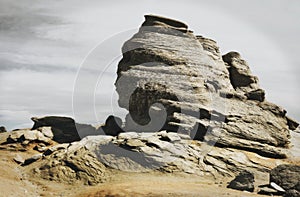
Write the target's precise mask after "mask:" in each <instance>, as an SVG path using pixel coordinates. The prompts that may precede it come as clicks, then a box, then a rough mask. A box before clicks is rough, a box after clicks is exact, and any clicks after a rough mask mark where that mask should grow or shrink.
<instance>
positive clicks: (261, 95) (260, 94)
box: [246, 89, 265, 102]
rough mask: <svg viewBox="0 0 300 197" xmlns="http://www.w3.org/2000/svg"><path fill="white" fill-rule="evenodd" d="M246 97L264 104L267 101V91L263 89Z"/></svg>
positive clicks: (247, 94) (249, 93) (248, 93)
mask: <svg viewBox="0 0 300 197" xmlns="http://www.w3.org/2000/svg"><path fill="white" fill-rule="evenodd" d="M246 97H247V98H248V99H249V100H256V101H260V102H263V101H264V100H265V91H264V90H262V89H257V90H253V91H250V92H247V93H246Z"/></svg>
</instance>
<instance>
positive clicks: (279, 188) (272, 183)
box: [270, 182, 285, 192]
mask: <svg viewBox="0 0 300 197" xmlns="http://www.w3.org/2000/svg"><path fill="white" fill-rule="evenodd" d="M270 186H271V187H272V188H274V189H276V190H277V191H279V192H285V190H284V189H283V188H282V187H280V186H279V185H277V184H276V183H274V182H271V183H270Z"/></svg>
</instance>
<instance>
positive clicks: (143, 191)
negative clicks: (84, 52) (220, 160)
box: [0, 150, 267, 197]
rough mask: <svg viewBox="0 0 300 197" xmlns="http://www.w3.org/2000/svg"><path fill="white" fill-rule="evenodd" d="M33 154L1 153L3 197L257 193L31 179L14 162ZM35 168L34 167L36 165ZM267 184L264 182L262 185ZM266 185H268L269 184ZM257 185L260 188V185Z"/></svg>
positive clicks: (185, 183)
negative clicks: (93, 184) (83, 183)
mask: <svg viewBox="0 0 300 197" xmlns="http://www.w3.org/2000/svg"><path fill="white" fill-rule="evenodd" d="M17 154H19V155H22V156H23V157H25V158H26V155H30V154H32V153H30V152H28V151H26V152H15V151H7V150H0V166H1V171H0V182H1V186H0V196H1V197H10V196H11V197H19V196H20V197H21V196H22V197H23V196H36V197H38V196H45V197H46V196H49V197H50V196H51V197H52V196H61V197H63V196H68V197H101V196H105V197H112V196H116V197H123V196H152V197H154V196H201V197H216V196H218V197H219V196H220V197H222V196H230V197H248V196H249V197H250V196H262V195H257V194H255V192H254V193H248V192H242V191H236V190H232V189H227V188H226V185H227V183H228V181H230V179H229V180H223V181H220V180H219V181H218V182H216V181H215V180H213V179H212V178H207V177H206V178H203V177H200V176H194V175H186V174H185V175H183V174H165V173H160V172H155V173H125V172H114V175H113V177H112V178H111V179H110V180H108V181H107V182H105V183H103V184H99V185H97V186H85V185H80V184H74V185H68V184H63V183H57V182H53V181H47V180H43V179H38V178H34V177H29V176H28V175H27V173H26V171H28V170H29V169H30V167H29V168H28V167H22V166H20V165H18V164H17V163H16V162H14V161H13V158H14V157H15V156H16V155H17ZM32 165H34V164H32ZM264 181H267V180H262V182H264ZM265 183H266V182H265ZM256 184H259V182H258V183H256Z"/></svg>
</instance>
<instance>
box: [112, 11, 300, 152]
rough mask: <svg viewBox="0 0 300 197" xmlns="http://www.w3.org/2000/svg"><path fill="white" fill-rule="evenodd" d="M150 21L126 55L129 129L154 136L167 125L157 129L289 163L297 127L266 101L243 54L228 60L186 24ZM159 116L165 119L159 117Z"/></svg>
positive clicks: (121, 82) (124, 97)
mask: <svg viewBox="0 0 300 197" xmlns="http://www.w3.org/2000/svg"><path fill="white" fill-rule="evenodd" d="M145 19H146V20H145V22H144V23H143V25H142V27H141V28H140V29H139V32H138V33H136V34H135V35H134V36H133V37H132V38H131V39H129V40H128V41H127V42H126V43H125V44H124V46H123V48H122V52H123V59H122V60H121V61H120V63H119V65H118V78H117V81H116V83H115V84H116V88H117V92H118V94H119V105H120V107H123V108H126V109H127V110H129V115H128V116H127V118H126V126H125V127H126V128H127V130H130V131H141V129H142V130H143V129H144V131H153V132H155V129H157V128H155V127H153V122H154V124H157V125H158V124H160V125H161V127H159V128H158V130H162V129H165V130H167V131H173V132H181V133H186V134H189V135H190V136H191V137H192V138H193V139H196V140H200V141H214V142H215V143H216V145H217V146H219V147H231V148H235V149H242V150H247V151H252V152H255V153H258V154H260V155H263V156H267V157H274V158H284V157H286V154H285V149H286V148H287V147H288V144H289V137H290V134H289V132H290V130H293V129H296V128H297V126H298V123H296V122H295V121H293V120H292V119H290V118H288V117H287V116H286V111H285V110H284V109H283V108H281V107H279V106H277V105H275V104H273V103H270V102H268V101H266V100H265V91H264V90H262V89H261V88H260V86H259V84H258V78H257V77H256V76H253V75H252V73H251V71H250V68H249V66H248V64H247V62H246V61H245V60H243V59H242V57H241V55H240V54H239V53H237V52H229V53H227V54H225V55H223V56H222V55H221V54H220V51H219V48H218V46H217V44H216V42H215V41H213V40H211V39H208V38H204V37H203V36H195V35H194V34H193V33H192V31H190V30H188V27H187V25H185V24H184V23H182V22H179V21H176V20H172V19H168V18H164V17H159V16H153V15H146V16H145ZM158 105H159V106H160V107H159V109H157V110H155V108H157V106H158ZM153 111H154V112H153ZM160 111H164V112H165V114H166V116H165V117H163V116H162V117H161V118H157V117H159V114H160ZM151 112H152V117H151ZM153 114H154V115H153ZM155 118H157V119H159V120H160V121H156V122H155V121H153V120H152V119H155ZM161 119H165V120H164V121H163V122H162V121H161ZM151 124H152V126H151ZM136 125H141V126H140V127H138V126H136ZM149 125H150V126H149ZM147 126H148V127H147Z"/></svg>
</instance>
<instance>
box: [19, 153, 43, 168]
mask: <svg viewBox="0 0 300 197" xmlns="http://www.w3.org/2000/svg"><path fill="white" fill-rule="evenodd" d="M42 156H43V154H37V155H34V156H32V157H30V158H28V159H26V160H25V161H24V163H23V164H22V166H27V165H29V164H31V163H33V162H35V161H37V160H39V159H40V158H42Z"/></svg>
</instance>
